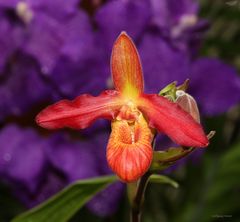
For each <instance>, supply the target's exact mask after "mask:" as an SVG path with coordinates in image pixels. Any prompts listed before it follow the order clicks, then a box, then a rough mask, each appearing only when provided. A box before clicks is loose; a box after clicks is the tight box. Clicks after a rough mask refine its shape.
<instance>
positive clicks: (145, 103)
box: [138, 94, 209, 147]
mask: <svg viewBox="0 0 240 222" xmlns="http://www.w3.org/2000/svg"><path fill="white" fill-rule="evenodd" d="M138 108H139V109H140V110H141V111H142V113H143V114H145V115H146V117H147V118H148V120H149V125H150V126H151V127H154V128H156V129H157V130H158V131H160V132H163V133H165V134H166V135H168V136H169V137H170V138H171V139H172V140H173V141H174V142H175V143H177V144H179V145H182V146H188V147H206V146H207V145H208V143H209V142H208V139H207V137H206V135H205V133H204V131H203V129H202V126H201V125H200V124H199V123H197V122H196V121H195V120H194V119H193V117H192V116H191V115H190V114H189V113H187V112H186V111H184V110H183V109H182V108H181V107H180V106H179V105H177V104H176V103H173V102H170V101H169V100H167V99H166V98H164V97H163V96H159V95H155V94H148V95H146V94H145V95H142V96H141V98H140V99H139V104H138Z"/></svg>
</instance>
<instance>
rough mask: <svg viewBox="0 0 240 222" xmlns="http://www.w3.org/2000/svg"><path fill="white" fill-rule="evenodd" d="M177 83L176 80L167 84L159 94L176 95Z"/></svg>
mask: <svg viewBox="0 0 240 222" xmlns="http://www.w3.org/2000/svg"><path fill="white" fill-rule="evenodd" d="M176 84H177V82H176V81H174V82H172V83H170V84H168V85H167V86H165V87H164V88H163V89H162V90H161V91H160V92H159V95H161V96H165V95H171V96H174V97H175V92H176Z"/></svg>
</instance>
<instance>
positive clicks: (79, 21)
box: [0, 0, 240, 216]
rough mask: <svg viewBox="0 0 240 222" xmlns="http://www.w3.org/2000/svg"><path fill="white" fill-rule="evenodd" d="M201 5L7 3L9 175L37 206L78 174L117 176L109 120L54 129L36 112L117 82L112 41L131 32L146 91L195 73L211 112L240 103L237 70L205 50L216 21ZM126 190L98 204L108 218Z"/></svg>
mask: <svg viewBox="0 0 240 222" xmlns="http://www.w3.org/2000/svg"><path fill="white" fill-rule="evenodd" d="M198 10H199V7H198V4H197V3H196V2H194V1H191V0H162V1H159V0H139V1H130V0H115V1H114V0H112V1H110V0H109V1H101V0H92V1H82V2H81V1H79V0H68V1H66V0H51V1H48V0H1V1H0V54H1V56H0V98H1V100H0V121H1V131H0V181H1V182H2V183H5V184H8V185H9V186H10V187H11V189H12V192H13V193H14V195H16V197H17V198H19V199H20V200H21V201H22V202H23V203H24V204H25V205H26V206H27V207H32V206H35V205H36V204H38V203H40V202H41V201H43V200H45V199H46V198H47V197H49V196H50V195H52V194H54V193H56V192H57V191H59V190H60V189H62V188H63V187H64V186H66V185H67V184H69V183H71V182H73V181H75V180H77V179H82V178H89V177H93V176H99V175H104V174H109V173H111V171H110V170H109V169H108V166H107V164H106V160H105V147H106V143H107V139H108V135H109V125H108V124H107V123H106V122H105V121H98V122H97V123H96V124H94V125H93V126H92V127H91V128H90V129H88V130H85V131H81V132H76V131H75V132H73V131H70V130H61V131H58V132H49V131H47V130H43V129H40V127H38V126H36V124H35V122H34V117H35V115H36V114H37V113H38V112H39V111H40V110H41V109H42V108H43V107H45V106H47V105H48V104H51V103H53V102H55V101H57V100H59V99H63V98H68V99H73V98H74V97H75V96H78V95H79V94H81V93H91V94H93V95H97V94H98V93H100V92H101V90H103V89H105V88H111V86H112V83H111V79H110V68H109V64H110V55H111V47H112V45H113V42H114V40H115V39H116V37H117V36H118V35H119V33H120V32H121V31H123V30H124V31H126V32H127V33H128V34H129V35H130V36H131V37H132V38H133V40H134V41H135V43H136V45H137V48H138V49H139V53H140V56H141V59H142V66H143V70H144V78H145V90H146V92H154V93H156V92H158V91H160V89H161V88H163V87H164V86H165V85H167V84H169V83H170V82H172V81H175V80H177V81H179V83H182V82H183V81H184V80H185V79H186V78H189V79H190V88H189V93H190V94H191V95H192V96H193V97H195V99H196V100H197V102H198V104H199V108H200V113H201V114H202V115H203V116H208V117H209V116H216V115H220V114H222V113H224V112H226V111H228V110H229V109H230V108H231V107H233V106H234V105H236V104H237V103H238V102H239V101H240V79H239V77H238V76H237V73H236V70H235V69H234V67H232V66H230V65H228V64H225V63H224V62H223V61H220V60H218V59H216V58H205V57H201V56H199V49H200V47H201V44H202V40H203V37H204V34H205V32H206V31H207V29H208V27H209V25H210V24H209V23H208V21H206V20H203V19H200V18H199V17H198ZM157 146H159V147H160V146H161V147H162V144H161V143H160V142H159V144H157ZM124 189H125V188H124V185H123V184H121V183H116V184H113V185H112V186H110V187H109V188H108V190H106V191H104V192H103V193H101V194H100V195H98V196H97V197H96V198H94V199H93V200H92V201H91V202H90V203H89V204H88V208H89V209H90V210H91V211H92V212H94V213H96V214H97V215H99V216H106V215H109V214H111V213H113V212H115V211H116V209H117V207H118V205H117V203H118V202H119V200H120V199H121V198H122V194H123V192H124ZM108 192H111V193H112V195H106V194H107V193H108Z"/></svg>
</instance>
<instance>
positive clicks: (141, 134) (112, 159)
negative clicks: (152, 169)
mask: <svg viewBox="0 0 240 222" xmlns="http://www.w3.org/2000/svg"><path fill="white" fill-rule="evenodd" d="M152 138H153V136H152V133H151V130H150V129H149V127H148V125H147V122H146V120H145V119H144V118H143V116H142V115H141V116H139V121H138V122H135V123H134V124H133V125H132V124H129V123H128V122H127V121H126V120H121V121H115V122H113V123H112V133H111V136H110V139H109V142H108V147H107V160H108V164H109V166H110V167H111V168H112V170H113V171H114V172H115V173H116V174H117V175H118V176H119V177H120V178H121V179H122V180H123V181H125V182H132V181H135V180H137V179H138V178H139V177H141V176H142V175H143V174H144V173H145V172H146V171H147V170H148V168H149V166H150V164H151V161H152V154H153V150H152V146H151V142H152Z"/></svg>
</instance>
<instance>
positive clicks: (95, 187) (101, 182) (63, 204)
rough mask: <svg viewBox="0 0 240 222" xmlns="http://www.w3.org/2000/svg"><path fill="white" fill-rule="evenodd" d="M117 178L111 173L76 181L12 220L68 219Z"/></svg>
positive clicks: (42, 221)
mask: <svg viewBox="0 0 240 222" xmlns="http://www.w3.org/2000/svg"><path fill="white" fill-rule="evenodd" d="M116 180H117V178H116V176H112V175H111V176H103V177H96V178H92V179H87V180H79V181H76V182H75V183H73V184H71V185H70V186H68V187H66V188H65V189H64V190H62V191H60V192H59V193H58V194H56V195H55V196H53V197H51V198H50V199H48V200H47V201H46V202H44V203H42V204H41V205H39V206H37V207H35V208H33V209H31V210H30V211H27V212H25V213H23V214H21V215H19V216H17V217H16V218H14V219H13V220H12V222H46V221H57V222H65V221H68V220H69V219H70V218H71V217H72V216H73V215H74V214H75V213H76V212H77V211H78V210H79V209H80V208H81V207H83V206H84V204H86V203H87V202H88V201H89V200H90V199H91V198H92V197H93V196H94V195H95V194H96V193H98V192H99V191H101V190H103V189H104V188H105V187H106V186H108V185H109V184H111V183H113V182H114V181H116Z"/></svg>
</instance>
